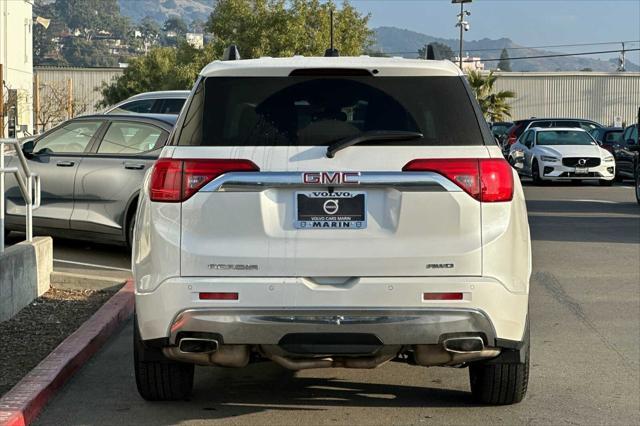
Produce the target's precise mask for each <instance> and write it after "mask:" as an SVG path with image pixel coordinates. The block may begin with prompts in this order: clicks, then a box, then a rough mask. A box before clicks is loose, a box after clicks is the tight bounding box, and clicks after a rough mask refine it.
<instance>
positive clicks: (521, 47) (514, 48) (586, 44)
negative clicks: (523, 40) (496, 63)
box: [467, 40, 640, 52]
mask: <svg viewBox="0 0 640 426" xmlns="http://www.w3.org/2000/svg"><path fill="white" fill-rule="evenodd" d="M622 43H628V44H633V43H640V40H628V41H607V42H601V43H574V44H550V45H546V46H518V47H506V46H505V47H500V48H494V49H467V50H469V51H470V52H489V51H497V50H502V49H507V50H527V49H551V48H557V47H581V46H607V45H611V44H622Z"/></svg>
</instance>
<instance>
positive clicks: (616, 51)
mask: <svg viewBox="0 0 640 426" xmlns="http://www.w3.org/2000/svg"><path fill="white" fill-rule="evenodd" d="M624 51H625V52H637V51H640V48H637V49H625V50H624ZM621 52H622V50H621V49H618V50H601V51H599V52H580V53H558V54H554V55H537V56H520V57H516V58H509V60H510V61H517V60H520V59H544V58H563V57H567V56H586V55H602V54H605V53H621ZM480 60H481V61H482V62H499V61H501V60H502V59H500V58H491V59H480Z"/></svg>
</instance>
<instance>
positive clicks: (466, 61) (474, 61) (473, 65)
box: [452, 55, 484, 72]
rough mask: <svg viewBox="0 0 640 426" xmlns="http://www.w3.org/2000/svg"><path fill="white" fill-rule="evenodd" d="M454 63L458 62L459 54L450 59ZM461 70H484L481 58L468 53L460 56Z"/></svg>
mask: <svg viewBox="0 0 640 426" xmlns="http://www.w3.org/2000/svg"><path fill="white" fill-rule="evenodd" d="M452 62H453V63H454V64H458V63H460V56H456V57H455V58H453V59H452ZM462 71H464V72H469V71H484V63H483V62H482V58H479V57H471V56H469V55H467V56H465V57H463V58H462Z"/></svg>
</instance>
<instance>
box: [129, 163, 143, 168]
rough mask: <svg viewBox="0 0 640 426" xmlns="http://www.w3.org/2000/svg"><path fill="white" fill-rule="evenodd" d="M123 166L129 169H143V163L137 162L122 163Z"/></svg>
mask: <svg viewBox="0 0 640 426" xmlns="http://www.w3.org/2000/svg"><path fill="white" fill-rule="evenodd" d="M124 168H125V169H129V170H143V169H144V164H139V163H124Z"/></svg>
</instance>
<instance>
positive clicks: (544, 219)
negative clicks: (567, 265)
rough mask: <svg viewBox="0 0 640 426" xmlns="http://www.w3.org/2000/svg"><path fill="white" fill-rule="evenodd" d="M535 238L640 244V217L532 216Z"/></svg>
mask: <svg viewBox="0 0 640 426" xmlns="http://www.w3.org/2000/svg"><path fill="white" fill-rule="evenodd" d="M529 225H530V227H531V238H532V239H533V240H535V241H558V242H581V243H626V244H638V243H640V217H638V216H636V217H624V216H618V217H611V216H608V217H607V216H604V217H593V216H543V215H529Z"/></svg>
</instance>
